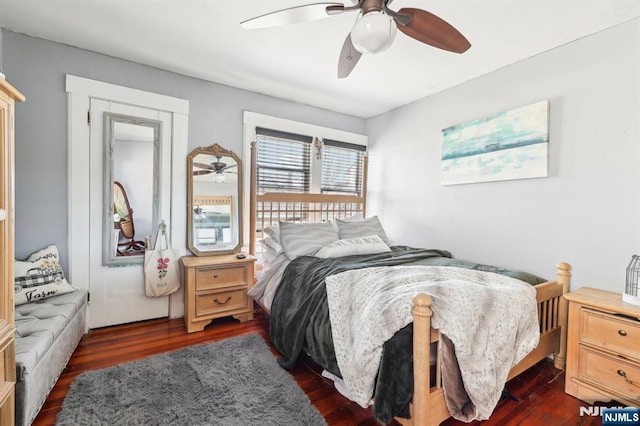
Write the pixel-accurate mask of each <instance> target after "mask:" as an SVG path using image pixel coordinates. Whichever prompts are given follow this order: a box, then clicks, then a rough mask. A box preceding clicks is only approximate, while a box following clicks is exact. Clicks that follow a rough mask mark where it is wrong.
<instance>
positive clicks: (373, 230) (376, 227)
mask: <svg viewBox="0 0 640 426" xmlns="http://www.w3.org/2000/svg"><path fill="white" fill-rule="evenodd" d="M337 224H338V233H339V235H340V239H348V238H358V237H366V236H369V235H374V234H376V235H378V236H379V237H380V238H382V241H384V242H385V244H389V243H390V241H389V238H387V234H386V232H384V228H383V227H382V224H381V223H380V219H378V216H373V217H369V218H366V219H364V220H360V221H347V220H342V219H338V220H337Z"/></svg>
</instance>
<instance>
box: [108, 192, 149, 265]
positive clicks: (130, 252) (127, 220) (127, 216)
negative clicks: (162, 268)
mask: <svg viewBox="0 0 640 426" xmlns="http://www.w3.org/2000/svg"><path fill="white" fill-rule="evenodd" d="M113 223H114V232H116V231H117V230H120V234H119V238H118V248H117V250H116V256H135V255H137V254H140V251H144V241H139V240H138V241H136V239H135V236H136V228H135V225H134V221H133V209H132V208H131V206H130V205H129V198H128V197H127V193H126V192H125V190H124V188H123V187H122V184H121V183H120V182H118V181H114V182H113Z"/></svg>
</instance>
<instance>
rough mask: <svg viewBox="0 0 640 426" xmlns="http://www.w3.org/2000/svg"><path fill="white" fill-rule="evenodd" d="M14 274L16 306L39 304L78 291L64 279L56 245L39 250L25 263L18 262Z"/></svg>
mask: <svg viewBox="0 0 640 426" xmlns="http://www.w3.org/2000/svg"><path fill="white" fill-rule="evenodd" d="M14 272H15V286H14V288H15V293H14V303H15V305H22V304H24V303H29V302H37V301H38V300H42V299H46V298H47V297H51V296H57V295H59V294H65V293H70V292H72V291H74V290H76V289H75V288H74V287H72V286H71V285H70V284H69V283H68V282H67V280H66V279H65V277H64V272H63V271H62V266H61V265H60V258H59V255H58V248H57V247H56V246H55V245H50V246H48V247H46V248H44V249H42V250H38V251H37V252H35V253H33V254H32V255H31V256H29V258H28V259H27V260H25V261H21V260H16V261H15V263H14Z"/></svg>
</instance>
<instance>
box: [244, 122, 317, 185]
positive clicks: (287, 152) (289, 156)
mask: <svg viewBox="0 0 640 426" xmlns="http://www.w3.org/2000/svg"><path fill="white" fill-rule="evenodd" d="M256 143H257V148H258V151H257V152H258V158H257V166H258V183H257V185H258V192H309V189H310V182H311V163H310V153H311V137H310V136H302V135H296V134H294V133H287V132H281V131H277V130H271V129H264V128H260V127H259V128H257V129H256Z"/></svg>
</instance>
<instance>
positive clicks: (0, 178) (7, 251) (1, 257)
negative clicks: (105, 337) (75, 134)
mask: <svg viewBox="0 0 640 426" xmlns="http://www.w3.org/2000/svg"><path fill="white" fill-rule="evenodd" d="M24 100H25V98H24V96H23V95H22V93H20V92H18V91H17V90H16V89H15V88H14V87H13V86H11V85H10V84H9V83H7V81H6V80H5V79H4V78H2V77H1V76H0V425H12V424H15V405H14V404H15V401H14V400H15V390H14V389H15V382H16V354H15V346H14V341H13V339H14V331H15V328H14V309H13V261H14V242H15V240H14V235H13V229H14V217H13V214H14V208H13V200H14V196H13V186H14V183H13V175H14V139H13V137H14V127H13V119H14V106H15V102H16V101H18V102H22V101H24Z"/></svg>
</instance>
